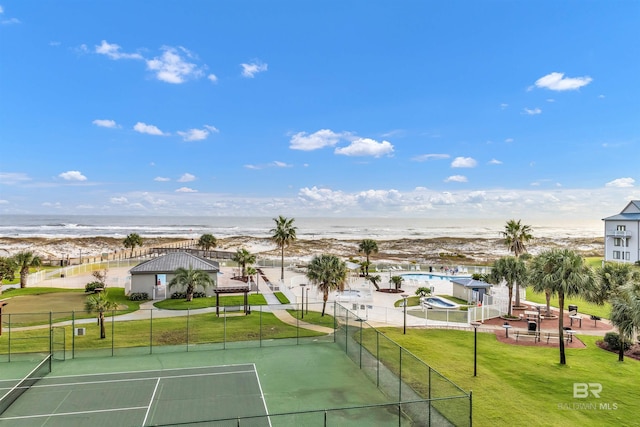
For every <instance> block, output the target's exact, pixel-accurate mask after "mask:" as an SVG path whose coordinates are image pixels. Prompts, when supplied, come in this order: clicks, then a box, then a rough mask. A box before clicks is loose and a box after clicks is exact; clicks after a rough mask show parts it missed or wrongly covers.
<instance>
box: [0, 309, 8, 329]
mask: <svg viewBox="0 0 640 427" xmlns="http://www.w3.org/2000/svg"><path fill="white" fill-rule="evenodd" d="M7 304H9V303H8V302H4V301H0V336H1V335H2V308H3V307H4V306H6V305H7Z"/></svg>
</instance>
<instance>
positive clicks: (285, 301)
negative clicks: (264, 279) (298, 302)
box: [273, 292, 290, 304]
mask: <svg viewBox="0 0 640 427" xmlns="http://www.w3.org/2000/svg"><path fill="white" fill-rule="evenodd" d="M273 294H274V295H275V296H276V298H278V301H280V304H289V303H290V301H289V298H287V296H286V295H285V294H283V293H282V292H274V293H273Z"/></svg>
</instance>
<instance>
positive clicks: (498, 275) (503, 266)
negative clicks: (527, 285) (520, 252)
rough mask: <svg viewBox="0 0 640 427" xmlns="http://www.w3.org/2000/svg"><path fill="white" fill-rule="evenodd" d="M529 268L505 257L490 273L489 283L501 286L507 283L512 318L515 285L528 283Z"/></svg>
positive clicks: (512, 258) (499, 260) (513, 258)
mask: <svg viewBox="0 0 640 427" xmlns="http://www.w3.org/2000/svg"><path fill="white" fill-rule="evenodd" d="M526 277H527V266H526V265H525V263H524V261H522V260H521V259H518V258H515V257H503V258H500V259H498V260H496V261H495V262H494V263H493V266H492V268H491V273H489V283H493V284H496V285H499V284H500V283H502V282H505V283H506V285H507V288H508V289H509V304H508V308H507V315H508V316H511V300H512V298H513V285H514V284H517V283H522V284H524V282H525V281H526Z"/></svg>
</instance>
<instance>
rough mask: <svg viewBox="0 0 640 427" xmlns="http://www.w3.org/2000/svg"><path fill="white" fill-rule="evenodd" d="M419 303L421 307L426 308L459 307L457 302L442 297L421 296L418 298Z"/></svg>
mask: <svg viewBox="0 0 640 427" xmlns="http://www.w3.org/2000/svg"><path fill="white" fill-rule="evenodd" d="M420 304H421V305H422V306H423V307H425V306H426V307H427V308H445V309H447V308H450V309H454V308H455V309H457V308H458V307H460V305H459V304H456V303H455V302H451V301H449V300H448V299H446V298H442V297H422V298H420Z"/></svg>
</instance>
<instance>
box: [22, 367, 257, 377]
mask: <svg viewBox="0 0 640 427" xmlns="http://www.w3.org/2000/svg"><path fill="white" fill-rule="evenodd" d="M239 366H251V363H231V364H228V365H215V366H194V367H191V368H167V369H148V370H145V371H120V372H105V373H100V374H78V375H51V374H49V375H47V378H76V377H96V376H107V375H125V374H126V375H129V374H141V373H149V372H155V373H161V372H167V371H190V370H192V369H212V368H232V367H234V368H235V367H239ZM153 378H158V375H154V376H153ZM21 379H22V378H17V379H16V380H21Z"/></svg>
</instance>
